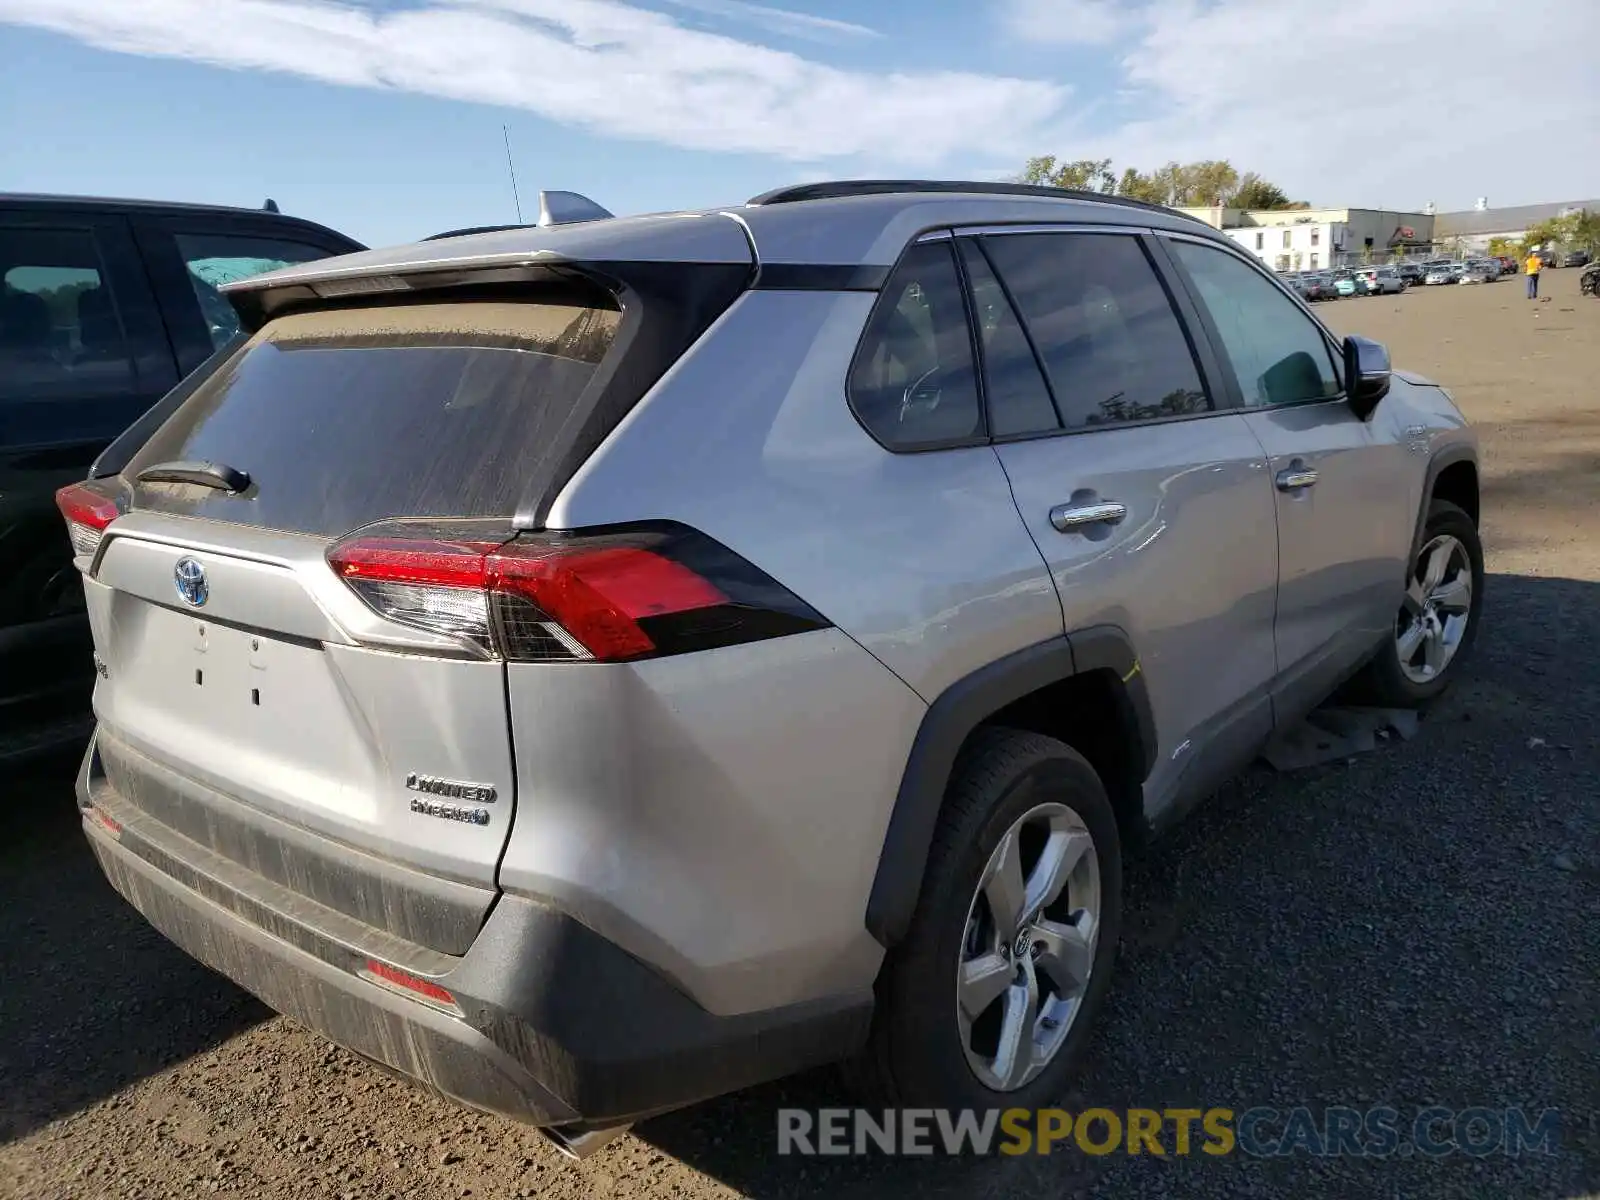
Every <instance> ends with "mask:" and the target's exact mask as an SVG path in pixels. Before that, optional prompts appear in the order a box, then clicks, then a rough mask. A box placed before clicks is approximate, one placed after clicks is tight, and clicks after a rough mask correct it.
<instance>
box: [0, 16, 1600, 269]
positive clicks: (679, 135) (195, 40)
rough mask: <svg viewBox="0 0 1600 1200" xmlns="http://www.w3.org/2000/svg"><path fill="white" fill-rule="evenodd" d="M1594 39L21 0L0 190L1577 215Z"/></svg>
mask: <svg viewBox="0 0 1600 1200" xmlns="http://www.w3.org/2000/svg"><path fill="white" fill-rule="evenodd" d="M1596 44H1600V0H1514V2H1513V0H871V2H867V0H858V2H855V3H851V2H848V0H777V2H776V3H773V4H766V3H755V2H753V0H0V189H3V190H7V191H43V192H72V193H80V194H90V195H116V196H139V197H150V198H157V199H169V200H188V201H200V202H212V203H226V204H239V205H245V206H249V207H256V206H259V205H260V204H261V203H262V202H263V201H264V200H265V199H266V198H267V197H272V198H273V199H275V200H276V201H277V202H278V204H279V206H280V207H281V208H282V209H283V211H284V212H290V213H294V214H296V215H299V216H304V217H309V218H311V219H312V220H316V221H320V222H322V223H324V224H326V225H330V226H333V227H334V228H337V229H340V230H342V231H343V232H345V233H347V234H349V235H351V236H352V237H355V238H357V239H359V240H361V241H364V242H366V243H368V244H370V245H382V244H387V243H394V242H401V241H410V240H414V239H416V238H419V237H422V236H425V235H427V234H430V233H435V232H439V231H442V230H445V229H453V228H459V227H462V226H467V225H479V224H495V223H509V222H511V221H514V220H516V219H517V209H516V206H517V196H518V194H520V199H521V206H522V212H523V215H524V217H525V218H526V219H529V220H531V219H532V213H533V212H534V211H536V208H537V200H536V195H537V192H538V189H540V188H560V189H566V190H571V191H578V192H582V193H584V194H585V195H588V196H590V197H592V198H593V199H594V200H596V201H597V202H599V203H600V204H602V205H604V206H605V207H607V208H609V209H611V210H612V211H613V212H617V213H627V212H655V211H662V210H668V209H677V208H696V207H708V206H713V205H722V204H737V203H739V202H741V201H743V200H744V199H746V198H748V197H750V196H752V195H755V194H756V193H758V192H761V191H765V190H767V189H769V188H772V187H776V186H780V185H783V184H788V183H796V182H807V181H812V180H817V179H827V178H871V177H885V176H889V177H896V178H901V177H927V178H964V179H1001V178H1009V177H1013V176H1015V175H1016V173H1017V172H1019V171H1020V170H1021V168H1022V165H1023V164H1024V163H1025V161H1026V160H1027V159H1028V158H1029V157H1030V156H1031V155H1036V154H1055V155H1057V156H1059V157H1061V158H1063V159H1077V158H1105V157H1110V158H1112V159H1114V160H1115V163H1116V168H1117V169H1118V170H1119V171H1120V170H1121V168H1123V167H1125V166H1136V167H1139V168H1140V169H1144V170H1148V169H1150V168H1153V167H1156V166H1159V165H1160V164H1161V163H1163V162H1166V161H1168V160H1173V159H1176V160H1179V161H1190V160H1194V159H1198V158H1225V159H1228V160H1230V161H1231V162H1232V163H1233V164H1234V166H1235V167H1237V168H1238V169H1239V170H1241V171H1246V170H1251V171H1256V172H1259V173H1260V174H1262V175H1263V176H1265V177H1266V178H1268V179H1270V180H1272V181H1273V182H1275V183H1277V184H1279V186H1281V187H1283V188H1284V190H1285V191H1287V192H1288V193H1290V195H1291V196H1293V197H1295V198H1297V199H1304V200H1308V201H1310V202H1312V203H1313V204H1316V205H1319V206H1322V205H1329V206H1333V205H1341V206H1342V205H1350V206H1363V207H1382V208H1389V209H1399V210H1403V211H1420V210H1421V209H1422V207H1423V206H1424V205H1425V204H1427V203H1428V202H1429V201H1432V202H1433V203H1435V204H1436V205H1437V206H1438V208H1439V210H1440V211H1449V210H1452V209H1461V208H1469V207H1471V206H1472V204H1473V202H1474V201H1475V200H1476V199H1477V198H1478V197H1480V196H1482V197H1486V198H1487V199H1488V201H1489V203H1490V204H1491V205H1495V206H1501V205H1512V204H1532V203H1540V202H1547V201H1548V202H1555V201H1566V200H1575V199H1588V198H1592V197H1600V70H1596V69H1595V68H1594V66H1593V64H1592V61H1591V60H1592V48H1593V47H1594V46H1595V45H1596ZM502 130H504V132H502ZM506 140H509V143H510V149H511V152H512V159H513V161H514V163H515V169H516V176H517V182H518V188H517V192H516V193H514V192H513V189H512V186H511V183H510V181H509V178H508V171H507V162H506Z"/></svg>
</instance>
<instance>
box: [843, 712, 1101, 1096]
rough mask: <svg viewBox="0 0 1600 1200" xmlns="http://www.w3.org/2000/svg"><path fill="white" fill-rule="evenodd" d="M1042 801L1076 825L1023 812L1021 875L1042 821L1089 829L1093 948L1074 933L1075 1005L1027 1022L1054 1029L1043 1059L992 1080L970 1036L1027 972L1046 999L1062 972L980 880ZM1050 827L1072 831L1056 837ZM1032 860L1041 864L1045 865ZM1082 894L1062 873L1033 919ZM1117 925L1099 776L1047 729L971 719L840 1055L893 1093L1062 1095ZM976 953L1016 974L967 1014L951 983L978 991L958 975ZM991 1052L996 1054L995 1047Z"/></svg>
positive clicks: (1056, 919) (980, 1035)
mask: <svg viewBox="0 0 1600 1200" xmlns="http://www.w3.org/2000/svg"><path fill="white" fill-rule="evenodd" d="M1041 806H1046V807H1047V808H1048V809H1049V810H1050V811H1051V812H1052V813H1053V810H1054V809H1055V808H1056V807H1058V806H1059V807H1061V808H1064V809H1065V810H1067V811H1068V812H1070V814H1072V816H1073V817H1075V818H1077V820H1078V822H1079V825H1077V826H1072V828H1071V830H1070V831H1068V830H1067V828H1066V826H1067V825H1070V822H1067V821H1065V820H1064V819H1063V820H1062V825H1061V826H1059V827H1057V826H1041V825H1037V824H1028V825H1026V826H1025V827H1024V828H1025V830H1031V831H1032V833H1028V832H1024V833H1023V834H1022V835H1021V836H1018V837H1015V838H1013V839H1012V841H1011V843H1010V844H1011V845H1016V846H1021V847H1023V850H1022V852H1021V854H1020V856H1019V857H1020V860H1021V862H1022V864H1023V871H1022V873H1021V877H1022V878H1024V879H1027V878H1032V877H1033V876H1032V875H1030V869H1029V866H1028V862H1029V860H1028V857H1027V854H1028V847H1029V846H1030V845H1034V846H1037V845H1038V842H1039V834H1040V832H1041V830H1047V833H1046V836H1048V837H1049V838H1050V839H1051V840H1050V841H1049V842H1048V843H1046V844H1047V845H1048V846H1050V847H1058V846H1066V845H1069V844H1070V845H1072V846H1079V845H1081V842H1080V841H1077V840H1076V839H1079V838H1080V837H1081V834H1082V833H1084V832H1086V833H1087V834H1088V836H1089V838H1091V839H1092V849H1091V850H1090V852H1089V855H1088V856H1087V857H1088V858H1090V859H1092V861H1093V864H1094V865H1095V866H1097V867H1098V889H1097V892H1096V893H1095V894H1096V895H1097V896H1098V907H1099V919H1098V922H1097V923H1096V925H1095V936H1094V939H1093V944H1092V948H1087V947H1086V945H1085V944H1084V943H1075V945H1076V946H1077V952H1078V954H1079V956H1080V957H1079V958H1078V960H1077V961H1078V963H1079V966H1080V967H1081V965H1082V963H1084V962H1087V963H1088V967H1087V975H1088V979H1087V983H1086V984H1085V985H1082V986H1081V987H1080V988H1079V990H1078V991H1077V993H1076V998H1075V1001H1074V1002H1073V1003H1074V1007H1072V1008H1071V1010H1070V1015H1068V1016H1066V1017H1065V1018H1063V1019H1061V1020H1060V1021H1059V1022H1058V1024H1057V1025H1056V1026H1055V1027H1054V1029H1055V1030H1056V1031H1057V1032H1051V1031H1050V1029H1051V1027H1049V1026H1048V1025H1047V1024H1046V1022H1048V1020H1049V1019H1050V1015H1049V1014H1050V1012H1054V1013H1055V1014H1056V1015H1059V1014H1061V1013H1062V1012H1064V1011H1065V1010H1063V1009H1060V1008H1055V1009H1052V1010H1047V1009H1045V1008H1041V1009H1040V1010H1039V1012H1040V1015H1041V1016H1042V1017H1044V1021H1041V1022H1039V1024H1038V1025H1037V1026H1033V1025H1031V1024H1030V1026H1029V1027H1030V1028H1031V1029H1032V1030H1034V1031H1035V1032H1036V1031H1037V1029H1039V1028H1044V1029H1045V1032H1044V1033H1043V1034H1041V1035H1040V1036H1042V1037H1043V1038H1044V1039H1046V1041H1047V1042H1048V1041H1049V1039H1051V1038H1054V1039H1056V1040H1055V1041H1054V1043H1053V1046H1054V1049H1053V1051H1052V1052H1051V1053H1050V1055H1049V1058H1048V1062H1047V1063H1046V1064H1045V1065H1042V1066H1040V1067H1038V1068H1037V1073H1036V1074H1034V1075H1032V1076H1031V1077H1018V1076H1017V1073H1015V1072H1013V1073H1012V1074H1013V1079H1012V1081H1011V1083H1012V1084H1013V1086H1010V1087H1002V1088H996V1087H994V1086H991V1085H990V1084H989V1083H986V1082H985V1081H984V1080H983V1079H981V1078H980V1075H979V1070H980V1069H981V1068H980V1067H979V1066H975V1065H974V1063H973V1061H972V1060H971V1059H970V1058H969V1054H968V1050H967V1047H968V1046H971V1045H974V1044H976V1045H978V1046H979V1047H980V1049H983V1050H984V1051H985V1053H984V1054H980V1055H979V1056H978V1057H979V1058H987V1050H988V1049H989V1048H990V1047H989V1046H988V1045H987V1044H986V1041H985V1039H987V1038H988V1037H989V1034H990V1032H991V1027H992V1028H993V1030H995V1031H997V1032H996V1035H995V1036H996V1039H998V1037H999V1036H1001V1035H1000V1033H999V1032H998V1031H999V1030H1002V1029H1003V1028H1004V1026H1005V1022H1004V1017H1005V1015H1006V1012H1007V1005H1008V1003H1010V1002H1011V997H1012V996H1013V995H1014V994H1015V991H1016V988H1017V987H1018V986H1022V984H1023V982H1024V980H1025V979H1026V978H1032V979H1037V980H1042V981H1043V982H1042V983H1040V984H1038V987H1039V994H1040V995H1041V996H1042V997H1045V999H1044V1001H1043V1003H1044V1004H1046V1005H1048V1004H1051V1003H1052V1001H1050V1000H1049V999H1048V997H1049V995H1050V994H1051V991H1050V989H1053V988H1055V986H1056V985H1055V984H1053V983H1051V982H1050V980H1049V975H1050V974H1051V973H1055V974H1058V975H1059V974H1060V973H1061V972H1060V970H1059V964H1060V963H1063V962H1066V961H1068V960H1069V958H1070V957H1071V956H1069V955H1067V954H1060V955H1052V954H1051V953H1050V952H1049V949H1048V948H1044V949H1045V953H1044V954H1043V955H1042V956H1041V954H1040V948H1036V947H1035V946H1034V945H1033V944H1032V943H1030V942H1029V941H1028V935H1027V933H1026V929H1027V928H1029V927H1024V930H1025V932H1024V935H1023V937H1022V938H1021V939H1020V940H1019V939H1018V937H1017V935H1016V934H1015V933H1014V932H1011V931H1007V932H1006V933H1005V934H1004V935H1001V933H1000V931H999V930H998V928H997V927H995V926H994V924H993V921H992V916H991V915H990V911H989V910H990V901H989V900H988V899H986V898H984V897H983V895H982V894H981V889H980V887H979V884H980V881H981V880H982V879H983V878H984V877H985V875H986V873H987V872H988V870H989V868H990V865H991V859H992V858H993V857H994V856H996V855H997V854H998V853H999V847H1000V845H1001V842H1002V839H1004V838H1005V836H1006V835H1007V834H1008V833H1009V832H1011V831H1012V830H1013V827H1014V826H1015V825H1016V823H1017V822H1018V821H1019V820H1021V819H1024V818H1025V817H1028V815H1029V814H1032V813H1037V812H1039V811H1040V807H1041ZM1029 819H1030V820H1032V819H1033V818H1029ZM1056 819H1057V818H1056V816H1054V815H1052V816H1051V820H1056ZM1058 834H1059V835H1060V837H1061V838H1062V839H1073V840H1071V841H1070V842H1069V841H1067V840H1060V841H1058V839H1057V835H1058ZM1069 857H1070V856H1069ZM1044 859H1045V854H1044V852H1043V847H1040V848H1039V849H1038V850H1037V851H1036V857H1035V858H1034V859H1033V860H1032V861H1033V868H1032V869H1033V871H1034V872H1035V873H1038V868H1039V865H1040V864H1041V863H1042V862H1043V861H1044ZM1062 861H1066V859H1063V860H1062ZM1078 863H1079V865H1078V867H1077V868H1074V870H1073V871H1072V872H1071V875H1072V878H1073V880H1075V881H1076V880H1078V879H1079V878H1080V873H1081V872H1084V871H1085V868H1084V866H1083V863H1084V860H1083V859H1079V860H1078ZM1039 874H1040V877H1041V878H1042V877H1043V875H1045V874H1048V872H1043V873H1039ZM993 887H994V885H991V891H992V890H993ZM1087 894H1088V891H1087V889H1086V888H1085V887H1083V886H1080V884H1079V883H1077V882H1074V883H1071V884H1069V885H1068V886H1067V887H1065V888H1064V889H1063V890H1062V893H1061V899H1060V900H1058V901H1057V902H1056V903H1054V904H1052V905H1048V906H1046V908H1045V909H1044V910H1043V912H1042V913H1041V920H1040V922H1039V928H1040V929H1041V930H1043V929H1051V930H1055V929H1060V928H1061V927H1062V926H1063V925H1068V924H1070V925H1071V927H1072V928H1073V929H1075V930H1076V929H1079V928H1081V927H1083V926H1085V925H1086V924H1087V922H1086V920H1085V919H1084V917H1083V916H1082V913H1085V912H1087V911H1088V909H1087V908H1086V907H1085V908H1083V909H1081V910H1078V917H1077V920H1076V921H1069V920H1068V918H1067V917H1066V916H1065V913H1066V911H1067V910H1068V909H1069V908H1071V907H1072V905H1075V904H1076V903H1077V902H1078V901H1080V900H1082V899H1083V897H1084V896H1085V895H1087ZM1121 928H1122V853H1121V845H1120V841H1119V839H1118V835H1117V822H1116V815H1115V813H1114V812H1113V811H1112V808H1111V803H1110V801H1109V800H1108V799H1107V798H1106V791H1105V788H1104V786H1103V785H1102V784H1101V782H1100V778H1099V776H1098V775H1096V774H1095V771H1094V769H1093V768H1092V767H1091V766H1090V765H1089V764H1088V762H1087V761H1085V760H1084V758H1083V757H1082V756H1081V755H1080V754H1078V753H1077V751H1075V750H1073V749H1071V748H1070V747H1068V746H1066V745H1063V744H1062V743H1061V742H1058V741H1055V740H1054V739H1052V738H1047V737H1043V736H1041V735H1039V734H1035V733H1026V732H1022V731H1020V730H1012V729H985V730H980V731H979V732H978V733H977V734H976V735H975V736H974V737H973V739H972V740H971V743H970V744H969V745H968V746H967V747H965V748H964V749H963V751H962V753H961V755H960V757H959V758H958V760H957V763H956V767H955V771H954V773H953V775H952V778H951V782H950V786H949V789H948V790H947V792H946V794H945V800H944V808H943V811H942V812H941V814H940V817H939V823H938V826H937V827H936V829H935V832H934V838H933V844H932V847H931V849H930V852H929V856H928V866H927V870H926V873H925V874H924V877H923V883H922V894H921V896H920V898H919V899H918V901H917V907H916V910H915V912H914V913H913V916H912V920H911V925H910V928H909V930H908V931H907V934H906V937H905V940H904V941H903V942H902V943H901V944H900V945H898V946H896V947H895V948H894V949H893V950H892V951H891V953H890V955H889V957H888V959H887V960H886V962H885V965H884V969H883V971H882V972H881V973H880V975H879V979H878V987H877V1007H876V1010H875V1012H874V1015H873V1024H872V1032H871V1035H870V1038H869V1041H868V1045H867V1047H866V1049H865V1050H864V1051H863V1053H862V1055H861V1056H860V1058H859V1059H857V1060H856V1061H855V1062H853V1063H851V1064H849V1066H848V1068H847V1073H848V1075H849V1077H850V1079H851V1082H852V1083H853V1084H855V1085H856V1087H857V1089H858V1090H860V1091H863V1092H864V1093H865V1094H866V1096H867V1097H869V1098H870V1100H871V1101H872V1102H875V1103H881V1104H885V1105H890V1106H905V1105H914V1106H922V1107H942V1108H992V1107H1001V1108H1007V1107H1013V1106H1023V1107H1035V1106H1039V1105H1043V1104H1046V1103H1048V1102H1049V1101H1051V1100H1053V1099H1056V1098H1059V1097H1060V1095H1061V1094H1062V1093H1063V1091H1064V1090H1065V1086H1066V1081H1067V1080H1068V1078H1069V1077H1070V1076H1071V1074H1072V1070H1073V1067H1074V1064H1075V1063H1076V1062H1077V1061H1078V1060H1079V1059H1080V1058H1081V1056H1082V1052H1083V1048H1084V1046H1085V1044H1086V1043H1087V1041H1088V1039H1089V1036H1090V1030H1091V1029H1092V1027H1093V1024H1094V1018H1095V1015H1096V1013H1097V1012H1098V1011H1099V1009H1100V1006H1101V1004H1102V1003H1103V1002H1104V1000H1105V994H1106V989H1107V987H1108V985H1109V983H1110V977H1111V970H1112V964H1113V962H1114V959H1115V957H1116V946H1117V939H1118V937H1119V935H1120V933H1121ZM1043 936H1051V935H1043ZM1002 943H1003V944H1004V950H1003V951H1002V950H1001V949H1000V945H1001V944H1002ZM997 956H998V957H997ZM980 958H981V959H983V960H984V961H987V962H992V963H995V964H996V965H997V966H998V967H999V970H998V971H996V972H994V973H993V975H992V977H993V978H994V979H1000V978H1002V977H1006V978H1009V979H1010V980H1011V984H1010V985H1009V986H1006V988H1005V991H1004V992H1003V993H1001V994H1000V995H998V996H997V997H996V999H995V1000H994V1001H993V1002H992V1003H990V1004H989V1006H988V1007H986V1008H984V1009H983V1010H982V1012H983V1015H982V1016H981V1017H979V1018H978V1019H977V1020H974V1021H972V1022H971V1025H970V1027H969V1026H968V1025H966V1024H964V1021H963V1018H962V1017H961V1016H960V1015H959V1001H958V994H966V995H969V996H971V995H972V994H973V993H971V992H968V993H961V990H960V989H959V988H958V986H957V978H958V973H959V972H960V971H961V970H962V969H963V964H964V963H968V965H969V968H970V966H971V965H972V964H973V963H975V964H976V966H978V967H981V966H982V965H983V964H982V962H978V961H977V960H978V959H980ZM1023 959H1026V960H1027V966H1026V967H1024V965H1023ZM969 960H971V962H969ZM1034 964H1038V965H1037V966H1035V965H1034ZM1052 964H1057V965H1056V966H1052ZM1007 972H1009V976H1007V974H1006V973H1007ZM1080 973H1081V972H1080ZM1064 994H1065V993H1061V995H1064ZM1061 995H1058V996H1057V999H1058V1000H1059V999H1060V998H1061ZM1016 1027H1017V1028H1022V1027H1023V1023H1020V1022H1019V1023H1017V1025H1016ZM1029 1044H1030V1046H1031V1039H1030V1042H1029ZM1030 1061H1032V1060H1031V1059H1030ZM995 1062H996V1063H999V1062H1000V1057H999V1056H998V1055H997V1056H996V1058H995Z"/></svg>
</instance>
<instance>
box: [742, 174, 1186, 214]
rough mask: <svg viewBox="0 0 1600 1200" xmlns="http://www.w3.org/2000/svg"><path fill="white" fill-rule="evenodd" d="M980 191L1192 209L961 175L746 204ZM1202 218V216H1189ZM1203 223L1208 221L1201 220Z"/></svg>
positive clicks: (840, 183)
mask: <svg viewBox="0 0 1600 1200" xmlns="http://www.w3.org/2000/svg"><path fill="white" fill-rule="evenodd" d="M919 192H921V193H944V194H949V193H953V192H960V193H978V194H980V195H986V196H1040V197H1044V198H1047V199H1055V200H1093V201H1096V202H1098V203H1100V204H1120V205H1123V206H1125V207H1128V208H1142V209H1146V210H1148V211H1151V212H1162V213H1169V214H1171V215H1173V216H1179V217H1188V216H1189V214H1188V213H1184V212H1179V211H1178V210H1177V209H1174V208H1168V207H1167V206H1166V205H1164V204H1153V203H1151V202H1150V201H1148V200H1135V199H1134V198H1133V197H1132V196H1113V195H1110V194H1108V193H1106V192H1090V191H1083V190H1080V189H1077V188H1058V187H1044V186H1041V185H1039V184H1033V183H980V182H975V181H968V180H960V179H841V180H835V181H833V182H824V183H801V184H796V185H794V186H793V187H783V188H774V189H773V190H772V191H770V192H762V193H761V195H759V196H752V197H750V199H749V200H746V201H745V203H746V204H757V205H766V204H799V203H802V202H804V201H807V200H835V199H839V198H841V197H846V196H892V195H898V194H915V193H919ZM1189 219H1190V220H1191V221H1199V218H1198V217H1189ZM1199 223H1200V224H1202V225H1203V224H1205V222H1203V221H1199Z"/></svg>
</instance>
